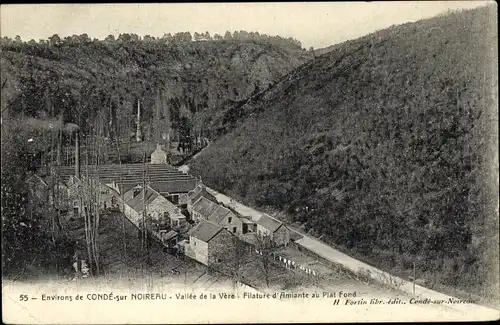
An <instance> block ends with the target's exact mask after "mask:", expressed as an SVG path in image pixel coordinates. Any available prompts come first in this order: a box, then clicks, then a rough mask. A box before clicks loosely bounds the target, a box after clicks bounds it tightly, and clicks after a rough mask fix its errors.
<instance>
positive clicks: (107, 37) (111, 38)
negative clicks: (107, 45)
mask: <svg viewBox="0 0 500 325" xmlns="http://www.w3.org/2000/svg"><path fill="white" fill-rule="evenodd" d="M104 40H105V41H106V42H114V41H115V35H113V34H109V35H108V36H106V38H105V39H104Z"/></svg>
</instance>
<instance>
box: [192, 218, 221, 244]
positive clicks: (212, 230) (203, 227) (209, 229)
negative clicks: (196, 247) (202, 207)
mask: <svg viewBox="0 0 500 325" xmlns="http://www.w3.org/2000/svg"><path fill="white" fill-rule="evenodd" d="M223 229H224V228H222V227H221V226H219V225H216V224H213V223H211V222H208V221H204V220H202V221H201V222H200V223H199V224H197V225H196V226H195V227H194V228H192V229H191V230H190V231H189V233H188V234H189V235H190V236H193V237H195V238H198V239H199V240H201V241H204V242H206V243H208V242H209V241H210V240H211V239H212V238H214V237H215V236H216V235H217V234H218V233H219V232H221V231H222V230H223Z"/></svg>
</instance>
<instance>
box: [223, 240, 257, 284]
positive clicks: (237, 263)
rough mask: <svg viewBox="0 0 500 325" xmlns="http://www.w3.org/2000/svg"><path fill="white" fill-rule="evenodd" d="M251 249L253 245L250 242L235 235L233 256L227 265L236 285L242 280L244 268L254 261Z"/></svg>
mask: <svg viewBox="0 0 500 325" xmlns="http://www.w3.org/2000/svg"><path fill="white" fill-rule="evenodd" d="M251 250H252V246H251V245H250V244H247V243H246V242H244V241H242V240H240V239H239V238H238V237H237V236H233V241H232V251H231V256H230V258H229V260H228V261H227V265H228V267H229V275H230V276H231V278H232V279H233V282H234V284H235V285H236V284H237V283H238V282H241V280H242V270H243V268H244V267H245V266H247V265H248V264H250V263H251V262H252V256H251Z"/></svg>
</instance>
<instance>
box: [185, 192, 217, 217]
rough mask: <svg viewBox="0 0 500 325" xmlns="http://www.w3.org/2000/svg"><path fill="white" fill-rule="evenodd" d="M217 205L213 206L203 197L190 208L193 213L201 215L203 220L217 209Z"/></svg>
mask: <svg viewBox="0 0 500 325" xmlns="http://www.w3.org/2000/svg"><path fill="white" fill-rule="evenodd" d="M218 206H219V205H218V204H215V203H214V202H212V201H209V200H207V199H205V198H204V197H200V198H199V199H198V200H197V201H196V202H195V203H194V204H193V207H192V208H191V209H192V210H193V211H195V212H197V213H199V214H201V215H202V216H203V217H204V218H208V216H209V215H210V213H212V211H213V210H215V209H217V207H218Z"/></svg>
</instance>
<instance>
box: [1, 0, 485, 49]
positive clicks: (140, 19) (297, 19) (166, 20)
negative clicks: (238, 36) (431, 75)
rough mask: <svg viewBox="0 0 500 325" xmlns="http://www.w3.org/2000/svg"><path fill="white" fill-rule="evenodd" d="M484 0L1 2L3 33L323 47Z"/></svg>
mask: <svg viewBox="0 0 500 325" xmlns="http://www.w3.org/2000/svg"><path fill="white" fill-rule="evenodd" d="M485 4H487V2H484V1H457V2H454V1H442V2H441V1H425V2H390V3H389V2H372V3H365V2H353V3H338V2H337V3H226V4H224V3H210V4H206V3H205V4H202V3H198V4H181V3H174V4H57V5H47V4H42V5H34V4H24V5H2V6H1V8H0V10H1V16H0V18H1V25H0V26H1V30H0V32H1V35H2V36H9V37H15V36H16V35H19V36H21V37H22V39H23V40H30V39H35V40H38V39H40V38H44V39H46V38H47V37H49V36H51V35H53V34H59V36H61V37H65V36H68V35H73V34H77V35H79V34H83V33H87V34H88V35H89V36H90V37H92V38H94V37H95V38H99V39H103V38H104V37H106V36H107V35H109V34H114V35H115V36H117V35H118V34H120V33H135V34H137V35H140V36H144V35H147V34H149V35H151V36H161V35H163V33H175V32H181V31H190V32H192V33H194V32H205V31H208V32H210V34H211V35H213V34H214V33H219V34H221V35H223V34H224V33H225V31H226V30H230V31H234V30H246V31H258V32H260V33H265V34H269V35H280V36H283V37H294V38H296V39H298V40H299V41H301V42H302V45H303V47H307V48H308V47H310V46H314V47H315V48H321V47H325V46H329V45H332V44H336V43H339V42H341V41H344V40H347V39H352V38H357V37H360V36H363V35H365V34H368V33H371V32H373V31H375V30H379V29H382V28H385V27H389V26H391V25H394V24H401V23H405V22H408V21H416V20H419V19H422V18H426V17H432V16H435V15H437V14H439V13H441V12H444V11H446V10H448V9H461V8H473V7H478V6H484V5H485Z"/></svg>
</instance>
